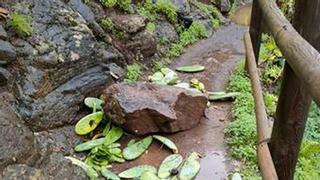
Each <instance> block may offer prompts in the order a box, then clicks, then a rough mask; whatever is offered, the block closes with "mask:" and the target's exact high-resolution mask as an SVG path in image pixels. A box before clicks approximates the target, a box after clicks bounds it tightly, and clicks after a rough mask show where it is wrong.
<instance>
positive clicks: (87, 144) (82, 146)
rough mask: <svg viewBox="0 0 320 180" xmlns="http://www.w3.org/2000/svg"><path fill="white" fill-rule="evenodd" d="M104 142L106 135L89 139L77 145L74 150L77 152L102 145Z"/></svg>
mask: <svg viewBox="0 0 320 180" xmlns="http://www.w3.org/2000/svg"><path fill="white" fill-rule="evenodd" d="M104 142H105V138H104V137H103V138H98V139H95V140H91V141H87V142H85V143H81V144H79V145H77V146H76V147H75V149H74V150H75V151H76V152H82V151H86V150H89V149H92V148H94V147H96V146H100V145H101V144H103V143H104Z"/></svg>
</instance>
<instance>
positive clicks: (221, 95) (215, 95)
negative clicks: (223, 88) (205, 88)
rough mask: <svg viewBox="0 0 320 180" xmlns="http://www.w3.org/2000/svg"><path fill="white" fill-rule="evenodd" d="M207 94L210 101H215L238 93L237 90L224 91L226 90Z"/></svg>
mask: <svg viewBox="0 0 320 180" xmlns="http://www.w3.org/2000/svg"><path fill="white" fill-rule="evenodd" d="M208 95H209V100H210V101H217V100H224V99H230V98H232V99H233V98H235V97H236V96H239V95H240V93H237V92H231V93H226V92H208Z"/></svg>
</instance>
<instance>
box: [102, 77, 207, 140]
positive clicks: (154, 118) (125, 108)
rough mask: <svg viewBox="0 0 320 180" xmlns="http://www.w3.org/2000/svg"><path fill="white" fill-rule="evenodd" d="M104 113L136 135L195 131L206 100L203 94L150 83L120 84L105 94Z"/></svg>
mask: <svg viewBox="0 0 320 180" xmlns="http://www.w3.org/2000/svg"><path fill="white" fill-rule="evenodd" d="M104 97H105V102H106V104H105V112H107V114H108V115H109V116H110V117H111V119H112V121H113V122H115V123H116V124H119V125H120V126H122V127H123V128H124V129H126V130H127V131H129V132H131V133H135V134H140V135H142V134H148V133H156V132H166V133H173V132H178V131H183V130H187V129H190V128H192V127H195V126H196V125H197V124H198V123H199V122H200V119H201V118H202V117H203V115H204V111H205V108H206V105H207V98H206V96H204V95H203V94H201V93H198V92H193V91H188V90H185V89H182V88H177V87H173V86H163V85H156V84H150V83H141V82H138V83H129V84H128V83H120V84H115V85H112V86H110V87H108V88H107V89H106V90H105V91H104Z"/></svg>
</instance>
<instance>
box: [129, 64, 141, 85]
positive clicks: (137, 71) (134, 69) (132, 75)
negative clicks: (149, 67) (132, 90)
mask: <svg viewBox="0 0 320 180" xmlns="http://www.w3.org/2000/svg"><path fill="white" fill-rule="evenodd" d="M126 71H127V73H126V76H125V78H126V79H127V80H129V81H137V80H138V79H139V78H140V75H141V74H142V71H141V67H140V65H138V64H136V63H134V64H131V65H127V70H126Z"/></svg>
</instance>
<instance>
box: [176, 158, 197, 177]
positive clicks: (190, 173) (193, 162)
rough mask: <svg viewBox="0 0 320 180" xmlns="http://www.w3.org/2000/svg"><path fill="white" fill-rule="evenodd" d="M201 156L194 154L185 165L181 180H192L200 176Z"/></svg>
mask: <svg viewBox="0 0 320 180" xmlns="http://www.w3.org/2000/svg"><path fill="white" fill-rule="evenodd" d="M198 159H199V155H198V154H197V153H192V154H191V155H190V156H189V157H188V158H187V159H186V160H185V162H184V163H183V165H182V167H181V170H180V173H179V179H180V180H192V179H194V177H196V175H197V174H198V172H199V170H200V163H199V161H198Z"/></svg>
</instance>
